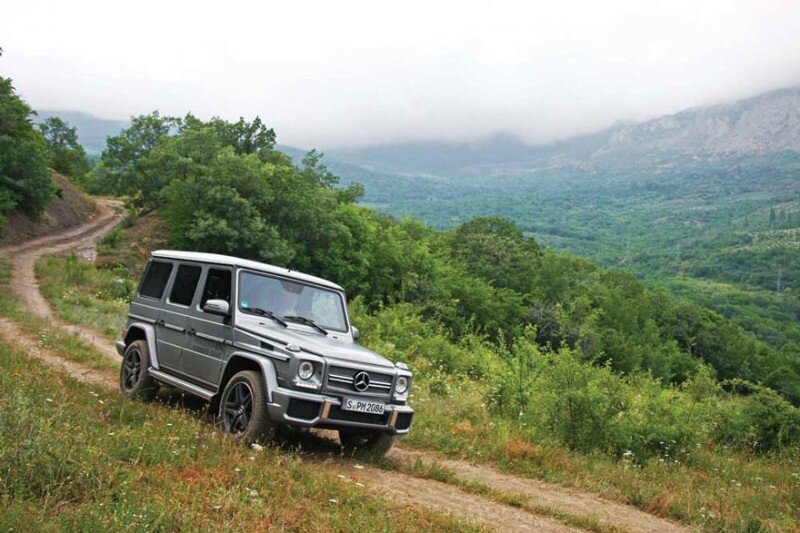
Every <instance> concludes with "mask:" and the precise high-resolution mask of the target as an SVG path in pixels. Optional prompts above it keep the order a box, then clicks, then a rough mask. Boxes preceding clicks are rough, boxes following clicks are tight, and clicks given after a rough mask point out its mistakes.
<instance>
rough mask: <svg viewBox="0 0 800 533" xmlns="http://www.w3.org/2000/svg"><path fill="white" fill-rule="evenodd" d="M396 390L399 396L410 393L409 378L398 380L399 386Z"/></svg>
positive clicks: (401, 377) (404, 377)
mask: <svg viewBox="0 0 800 533" xmlns="http://www.w3.org/2000/svg"><path fill="white" fill-rule="evenodd" d="M394 390H395V392H396V393H397V394H405V393H406V392H408V378H407V377H406V376H400V377H399V378H397V386H396V387H395V389H394Z"/></svg>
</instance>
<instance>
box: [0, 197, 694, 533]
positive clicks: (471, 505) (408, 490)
mask: <svg viewBox="0 0 800 533" xmlns="http://www.w3.org/2000/svg"><path fill="white" fill-rule="evenodd" d="M120 206H121V203H120V202H118V201H115V200H107V199H99V200H98V213H97V215H95V216H94V217H93V218H92V219H91V220H90V221H89V222H88V223H87V224H84V225H82V226H80V227H77V228H71V229H69V230H65V231H62V232H59V233H57V234H53V235H49V236H45V237H39V238H37V239H33V240H31V241H27V242H25V243H22V244H19V245H16V246H12V247H6V248H2V249H0V253H2V255H3V256H6V257H10V258H11V263H12V277H11V288H12V292H13V293H14V295H15V296H16V297H17V298H18V299H19V300H20V302H21V303H22V304H23V305H24V306H25V308H26V309H27V310H28V312H30V313H31V314H33V315H35V316H38V317H42V318H45V319H48V320H49V321H51V323H52V324H53V325H54V326H56V327H59V328H61V329H63V330H65V331H67V332H70V333H72V334H74V335H76V336H78V337H80V338H81V339H82V340H84V341H85V342H87V343H88V344H90V345H91V346H92V347H93V348H95V349H96V350H97V351H99V352H100V353H102V354H104V355H106V356H107V357H110V358H113V360H115V361H119V356H118V355H117V353H116V349H115V348H114V342H113V340H111V339H108V338H106V337H104V336H103V335H101V334H100V333H98V332H96V331H94V330H91V329H89V328H84V327H81V326H75V325H71V324H65V323H63V322H62V321H60V320H58V319H57V318H56V317H55V316H54V315H53V313H52V311H51V309H50V306H49V304H48V302H47V301H46V300H45V299H44V297H43V296H42V294H41V292H40V291H39V284H38V282H37V280H36V276H35V272H34V266H35V264H36V261H37V260H38V259H39V258H40V257H41V256H43V255H48V254H57V253H61V252H64V251H66V250H73V251H78V250H82V249H87V248H91V247H93V246H94V244H95V243H96V242H97V241H98V240H99V239H100V238H101V237H102V236H103V235H105V234H106V233H107V232H108V231H110V230H111V229H112V228H113V227H114V226H115V225H116V224H117V223H119V221H120V220H121V218H122V215H121V214H120V213H119V212H118V211H119V207H120ZM0 337H2V338H3V340H4V341H5V342H7V343H9V344H11V345H13V346H17V347H19V348H21V349H23V351H24V352H26V353H28V354H29V355H30V356H31V357H34V358H36V359H38V360H40V361H42V362H43V363H45V364H47V365H48V366H52V367H54V368H58V369H61V370H62V371H65V372H66V373H67V374H69V375H70V376H72V377H74V378H75V379H78V380H81V381H84V382H87V383H90V384H93V385H96V386H100V387H103V388H104V389H107V390H113V389H115V388H116V379H115V377H114V376H113V375H112V374H111V373H106V372H101V371H98V370H93V369H90V368H86V367H85V366H84V365H81V364H80V363H76V362H73V361H67V360H65V359H63V358H61V357H59V356H58V355H56V354H55V353H54V352H53V351H52V350H49V349H43V348H39V347H38V344H37V341H36V339H35V338H33V337H31V336H29V335H26V334H25V333H24V332H22V331H21V329H20V328H19V326H17V325H16V324H15V323H14V322H13V321H11V320H8V319H2V318H0ZM389 457H391V458H392V459H394V460H397V461H402V462H405V463H413V462H416V461H421V462H422V463H423V464H428V465H438V466H440V467H443V468H446V469H447V470H449V471H450V472H452V473H453V474H454V475H455V476H457V477H458V478H459V479H461V480H464V481H468V482H479V483H481V484H483V485H486V486H488V487H489V488H491V489H494V490H498V491H502V492H505V493H511V494H515V495H521V496H524V497H526V498H528V500H529V502H530V503H532V504H533V505H543V506H547V507H550V508H552V509H555V510H557V511H562V512H565V513H568V514H571V515H576V516H588V517H593V518H594V519H596V520H598V521H599V522H600V523H602V524H605V525H609V526H614V527H617V528H620V529H624V530H629V531H636V532H656V531H668V532H672V531H686V530H687V529H686V528H684V527H683V526H680V525H678V524H675V523H673V522H670V521H668V520H665V519H661V518H658V517H655V516H653V515H649V514H647V513H645V512H643V511H640V510H638V509H636V508H633V507H630V506H626V505H623V504H620V503H616V502H611V501H608V500H605V499H603V498H601V497H599V496H597V495H594V494H586V493H580V492H577V491H573V490H570V489H567V488H564V487H562V486H559V485H554V484H549V483H544V482H541V481H538V480H535V479H530V478H520V477H516V476H513V475H510V474H506V473H502V472H499V471H498V470H496V469H494V468H492V467H489V466H485V465H473V464H471V463H468V462H466V461H460V460H454V459H449V458H446V457H444V456H441V455H439V454H436V453H431V452H422V451H418V450H410V449H407V448H404V447H395V448H394V449H393V450H392V451H391V452H390V454H389ZM309 460H310V461H317V464H318V465H319V466H320V467H322V468H324V469H326V470H328V471H329V472H331V473H333V474H335V475H337V476H338V477H340V478H343V479H344V480H345V481H348V482H354V483H360V484H362V485H364V486H366V487H367V488H370V489H371V490H374V491H376V492H379V493H381V494H383V495H384V496H385V497H386V498H387V501H388V502H389V503H390V504H392V505H399V506H401V507H403V506H420V507H425V508H428V509H432V510H434V511H437V512H442V513H446V514H450V515H452V516H454V517H456V518H458V519H460V520H463V521H466V522H469V523H472V524H475V525H478V526H480V527H484V528H488V529H499V530H503V531H577V530H578V529H577V528H573V527H570V526H567V525H565V524H563V523H561V522H558V521H556V520H554V519H551V518H548V517H544V516H540V515H536V514H533V513H530V512H527V511H524V510H522V509H518V508H515V507H512V506H510V505H506V504H502V503H498V502H496V501H493V500H491V499H490V498H488V497H485V496H480V495H476V494H472V493H469V492H467V491H465V490H462V489H460V488H458V487H455V486H453V485H449V484H447V483H443V482H440V481H435V480H430V479H424V478H419V477H414V476H411V475H408V474H403V473H399V472H393V471H389V470H383V469H380V468H376V467H372V466H369V465H360V464H358V463H356V462H355V461H352V460H349V459H344V458H336V457H334V458H330V457H329V458H327V459H322V460H318V459H314V458H309Z"/></svg>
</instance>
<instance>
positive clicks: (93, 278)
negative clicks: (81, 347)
mask: <svg viewBox="0 0 800 533" xmlns="http://www.w3.org/2000/svg"><path fill="white" fill-rule="evenodd" d="M36 276H37V278H39V279H40V280H41V284H40V288H41V292H42V295H43V296H44V297H45V298H46V299H47V300H48V302H50V306H51V307H52V309H53V312H54V313H55V314H56V316H57V317H59V318H60V319H62V320H64V321H65V322H69V323H71V324H81V325H83V326H87V327H90V328H92V329H94V330H95V331H99V332H100V333H102V334H103V335H105V336H107V337H110V338H112V339H113V338H115V337H117V336H119V334H120V332H121V331H122V328H123V327H124V325H125V319H126V315H127V311H128V306H129V305H130V296H131V295H132V294H133V291H135V290H136V284H135V283H134V282H133V281H132V280H131V278H130V277H129V276H127V275H126V272H125V271H124V270H120V269H116V268H115V269H100V270H97V269H95V268H94V266H93V265H92V264H91V263H87V262H85V261H79V260H78V259H77V258H75V257H74V256H69V257H67V258H58V257H44V258H42V259H41V260H40V261H38V262H37V263H36Z"/></svg>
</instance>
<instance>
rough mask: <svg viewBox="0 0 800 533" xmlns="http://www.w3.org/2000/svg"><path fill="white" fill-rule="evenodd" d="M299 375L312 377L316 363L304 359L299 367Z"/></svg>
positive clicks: (307, 377)
mask: <svg viewBox="0 0 800 533" xmlns="http://www.w3.org/2000/svg"><path fill="white" fill-rule="evenodd" d="M297 375H298V376H300V379H311V376H313V375H314V364H313V363H312V362H311V361H303V362H301V363H300V365H299V366H298V367H297Z"/></svg>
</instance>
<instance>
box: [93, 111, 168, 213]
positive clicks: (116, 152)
mask: <svg viewBox="0 0 800 533" xmlns="http://www.w3.org/2000/svg"><path fill="white" fill-rule="evenodd" d="M178 126H180V119H176V118H173V117H162V116H161V115H160V114H159V113H158V111H154V112H153V113H151V114H149V115H140V116H138V117H133V118H132V119H131V125H130V126H129V127H128V128H127V129H125V130H123V131H122V132H121V133H120V134H119V135H116V136H114V137H109V138H108V141H107V148H106V149H105V150H104V151H103V156H102V159H101V161H100V163H99V164H98V166H97V167H96V168H95V169H94V171H93V172H92V174H91V175H90V176H89V177H88V179H87V182H88V183H87V189H88V190H89V191H90V192H94V193H104V194H114V195H118V196H123V195H129V196H131V197H132V198H133V201H134V204H135V205H137V206H140V207H144V208H147V209H153V208H155V207H157V206H158V204H159V199H158V194H159V192H160V191H161V188H162V187H164V185H166V183H167V181H166V179H165V177H164V176H163V175H162V174H161V173H160V169H158V168H153V166H152V165H148V160H147V156H148V155H149V154H150V152H151V151H152V150H154V149H155V148H157V147H159V146H161V145H162V144H163V143H164V142H166V141H167V140H168V139H169V138H170V136H171V134H173V133H174V131H175V129H176V128H177V127H178Z"/></svg>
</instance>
